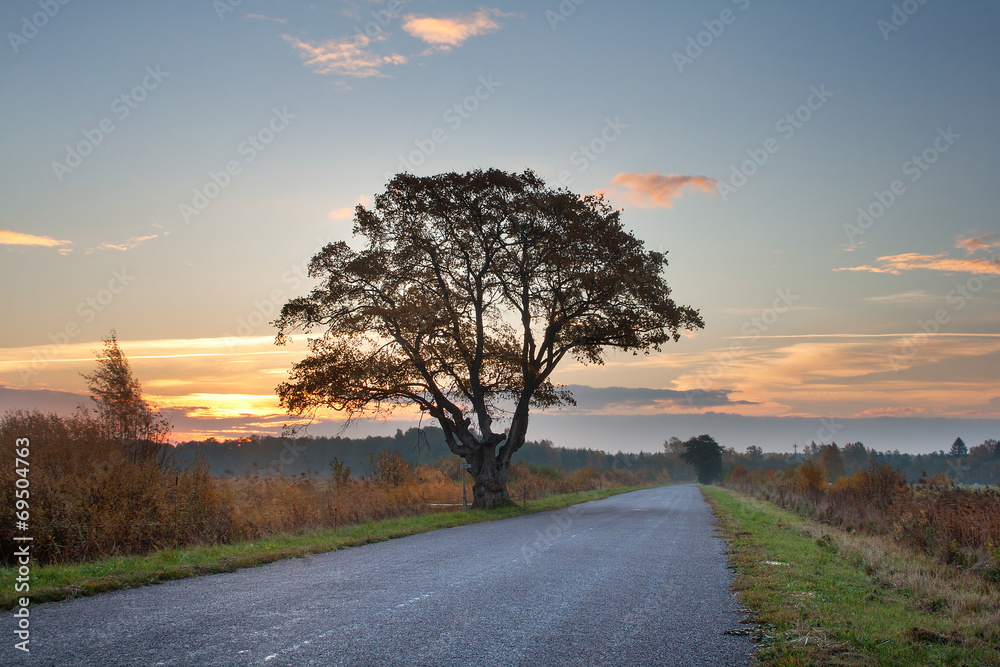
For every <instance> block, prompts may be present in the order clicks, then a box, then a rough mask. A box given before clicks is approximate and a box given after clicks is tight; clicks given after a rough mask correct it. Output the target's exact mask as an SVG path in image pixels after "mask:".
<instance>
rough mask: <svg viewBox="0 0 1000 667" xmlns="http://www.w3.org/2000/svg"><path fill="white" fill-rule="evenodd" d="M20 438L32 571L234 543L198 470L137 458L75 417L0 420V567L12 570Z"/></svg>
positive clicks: (19, 415)
mask: <svg viewBox="0 0 1000 667" xmlns="http://www.w3.org/2000/svg"><path fill="white" fill-rule="evenodd" d="M18 438H28V439H29V442H30V445H29V450H30V453H29V456H28V463H29V473H28V480H29V482H30V486H29V488H28V491H29V497H28V501H29V507H30V510H29V511H30V520H29V526H30V529H29V534H30V535H31V537H32V538H33V541H32V555H33V557H34V558H35V559H36V560H37V561H38V562H40V563H56V562H67V561H79V560H89V559H93V558H97V557H99V556H110V555H114V556H123V555H129V554H136V553H146V552H148V551H150V550H153V549H156V548H162V547H172V546H179V545H183V544H190V543H193V542H199V541H208V542H215V541H218V540H225V539H231V538H234V537H239V536H242V535H243V533H244V528H245V527H244V526H242V525H241V524H240V523H239V522H238V521H235V520H234V519H233V516H232V510H231V507H229V506H228V505H227V503H226V502H225V501H223V500H222V498H221V497H220V496H219V494H218V492H217V489H216V486H215V484H214V482H213V480H212V478H211V477H209V475H208V468H207V466H206V465H204V464H203V463H201V464H196V465H195V466H193V467H192V468H191V469H189V470H174V469H171V468H169V467H166V466H162V465H160V464H159V463H158V462H157V461H156V460H155V459H152V458H136V457H133V456H131V455H130V454H131V452H130V451H129V450H127V447H128V445H127V444H123V443H122V442H121V441H120V440H110V439H108V437H107V436H106V434H105V433H104V430H103V429H102V425H101V424H100V423H98V422H97V420H95V419H94V418H92V417H90V416H87V415H85V414H83V413H80V414H77V415H74V416H72V417H60V416H58V415H55V414H42V413H40V412H31V413H29V412H23V411H16V412H8V413H6V414H5V415H4V416H3V418H2V419H0V466H2V469H0V486H2V489H0V498H2V502H0V520H2V522H3V524H2V525H0V561H2V562H3V563H4V564H11V563H12V555H13V546H12V545H13V544H14V542H13V536H14V535H13V533H14V520H15V516H14V511H15V506H14V501H15V498H14V476H15V473H14V467H15V466H14V449H15V446H14V443H15V441H16V440H17V439H18Z"/></svg>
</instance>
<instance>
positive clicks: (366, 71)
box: [281, 35, 408, 78]
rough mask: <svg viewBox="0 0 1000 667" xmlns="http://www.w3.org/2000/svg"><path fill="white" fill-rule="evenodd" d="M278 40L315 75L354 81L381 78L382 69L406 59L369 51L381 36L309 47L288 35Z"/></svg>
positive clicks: (359, 36)
mask: <svg viewBox="0 0 1000 667" xmlns="http://www.w3.org/2000/svg"><path fill="white" fill-rule="evenodd" d="M281 37H282V38H283V39H284V40H285V41H286V42H288V43H289V44H291V45H292V48H294V49H295V50H296V51H298V53H299V56H300V57H301V58H302V60H303V61H305V62H304V63H303V64H304V65H305V66H306V67H309V68H311V69H312V70H313V71H315V72H318V73H319V74H340V75H342V76H352V77H356V78H366V77H371V76H384V75H383V74H382V72H381V68H382V67H384V66H385V65H403V64H405V63H406V62H407V60H408V59H407V57H406V56H401V55H399V54H398V53H393V54H390V55H387V56H382V55H379V54H377V53H375V52H374V51H372V50H371V49H370V48H369V47H370V45H371V44H372V42H382V41H385V39H386V37H385V36H384V35H378V36H377V37H366V36H364V35H356V36H354V37H347V38H344V39H329V40H327V41H325V42H320V43H319V44H310V43H309V42H304V41H302V40H300V39H296V38H295V37H292V36H291V35H282V36H281Z"/></svg>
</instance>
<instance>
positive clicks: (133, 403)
mask: <svg viewBox="0 0 1000 667" xmlns="http://www.w3.org/2000/svg"><path fill="white" fill-rule="evenodd" d="M96 358H97V370H95V371H94V372H93V373H89V374H88V373H80V375H81V376H82V377H83V379H84V380H86V381H87V388H88V389H90V398H92V399H93V400H94V402H95V403H96V404H97V407H96V408H95V412H96V413H97V418H98V421H99V423H100V424H101V429H102V431H103V435H104V436H105V437H107V438H110V439H112V440H116V441H118V442H120V443H122V445H124V446H125V448H126V451H127V452H128V455H129V457H130V458H132V459H133V460H134V461H139V460H141V459H145V458H150V457H152V458H156V459H157V460H158V461H159V462H160V463H161V464H162V463H164V461H165V459H166V455H167V452H168V450H167V448H166V447H165V444H166V442H167V438H169V437H170V432H171V427H170V422H169V421H168V420H167V418H166V417H164V416H163V415H162V414H160V413H159V412H157V411H156V410H153V408H152V407H151V406H150V405H149V403H148V402H147V401H146V399H145V398H143V396H142V386H141V385H140V384H139V380H138V379H137V378H136V377H135V376H134V375H133V374H132V366H131V365H130V364H129V362H128V359H127V358H126V357H125V354H124V353H123V352H122V350H121V348H120V347H119V346H118V337H117V335H116V333H115V330H114V329H112V330H111V333H110V334H109V335H108V337H107V338H105V339H104V349H103V350H102V351H100V352H98V353H97V355H96Z"/></svg>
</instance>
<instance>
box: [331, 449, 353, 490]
mask: <svg viewBox="0 0 1000 667" xmlns="http://www.w3.org/2000/svg"><path fill="white" fill-rule="evenodd" d="M350 479H351V468H350V467H349V466H348V465H346V464H345V463H344V462H343V461H341V460H340V459H338V458H337V457H336V456H334V457H333V460H332V461H330V481H332V482H333V486H334V488H337V489H339V488H341V487H342V486H344V485H345V484H347V482H349V481H350Z"/></svg>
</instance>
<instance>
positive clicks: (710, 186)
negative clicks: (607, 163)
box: [595, 171, 718, 208]
mask: <svg viewBox="0 0 1000 667" xmlns="http://www.w3.org/2000/svg"><path fill="white" fill-rule="evenodd" d="M716 185H718V181H717V180H715V179H714V178H707V177H705V176H681V175H679V174H667V175H663V174H658V173H656V172H651V173H649V174H642V173H639V172H634V171H627V172H622V173H620V174H618V175H617V176H615V177H614V178H613V179H611V185H610V186H609V187H608V188H606V189H603V190H598V191H597V192H596V193H595V194H604V195H606V196H608V197H609V198H610V197H620V198H624V199H625V200H627V201H628V202H630V203H631V204H634V205H635V206H641V207H643V208H658V207H666V208H673V205H674V200H675V199H677V198H678V197H680V196H681V195H683V194H685V192H690V191H692V190H703V191H705V192H708V193H714V192H715V187H716Z"/></svg>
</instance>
